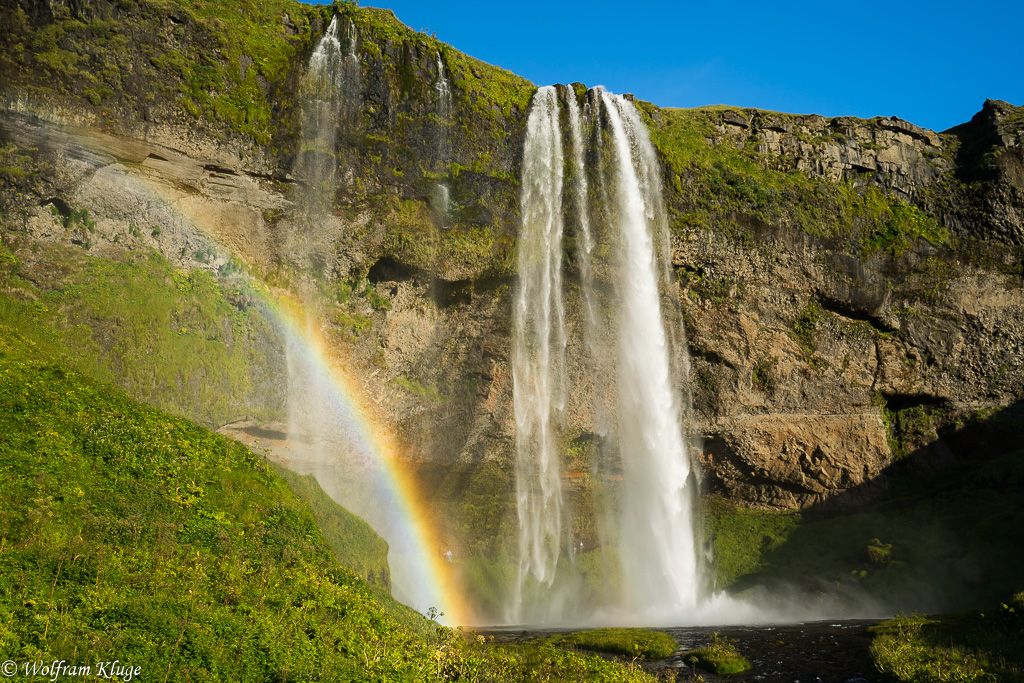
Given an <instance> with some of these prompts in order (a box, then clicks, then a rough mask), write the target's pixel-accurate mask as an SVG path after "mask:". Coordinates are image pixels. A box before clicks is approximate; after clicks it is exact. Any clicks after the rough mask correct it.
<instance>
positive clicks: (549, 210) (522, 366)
mask: <svg viewBox="0 0 1024 683" xmlns="http://www.w3.org/2000/svg"><path fill="white" fill-rule="evenodd" d="M562 175H563V158H562V137H561V129H560V126H559V106H558V94H557V92H556V90H555V88H553V87H550V86H548V87H544V88H541V89H540V90H539V91H538V92H537V95H536V96H535V98H534V103H533V110H532V111H531V113H530V116H529V119H528V121H527V136H526V145H525V149H524V151H523V177H522V184H523V185H522V187H523V190H522V197H521V210H522V231H521V233H520V239H519V282H518V286H517V290H516V293H515V299H514V304H513V305H514V308H513V311H512V319H513V343H512V376H513V383H514V386H515V391H514V395H515V397H514V402H515V419H516V502H517V509H518V513H519V531H520V533H519V583H518V588H517V593H516V605H515V610H514V616H515V617H516V618H517V619H521V618H522V617H523V615H524V614H526V613H527V612H526V610H529V608H530V607H531V605H532V602H533V601H532V600H531V599H530V596H528V595H524V588H525V589H527V590H529V586H533V585H537V586H539V587H541V590H543V589H544V588H550V587H551V586H552V583H553V582H554V579H555V571H556V567H557V564H558V558H559V554H560V552H561V548H562V543H563V540H565V539H563V536H564V535H565V534H564V530H563V527H564V519H563V504H562V481H561V473H560V467H559V462H558V450H559V448H558V446H559V437H560V426H561V424H562V422H563V418H564V412H565V401H566V396H565V346H566V336H565V312H564V310H563V306H562V277H561V267H562V222H563V221H562Z"/></svg>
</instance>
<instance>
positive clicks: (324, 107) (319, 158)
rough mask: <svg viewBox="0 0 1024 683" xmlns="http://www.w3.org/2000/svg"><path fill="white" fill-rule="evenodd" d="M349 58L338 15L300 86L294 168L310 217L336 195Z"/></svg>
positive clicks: (306, 211)
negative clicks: (340, 118) (299, 128)
mask: <svg viewBox="0 0 1024 683" xmlns="http://www.w3.org/2000/svg"><path fill="white" fill-rule="evenodd" d="M346 61H347V57H346V56H345V55H344V54H343V53H342V50H341V41H340V39H339V37H338V17H337V16H335V17H334V18H333V19H331V23H330V25H329V26H328V27H327V31H326V32H325V33H324V35H323V37H322V38H321V39H320V42H318V43H317V45H316V49H314V50H313V55H312V56H311V57H310V58H309V68H308V70H307V71H306V75H305V76H304V77H303V79H302V84H301V86H300V93H301V95H300V97H301V104H302V132H301V139H300V141H299V151H298V155H297V158H296V161H295V172H296V175H297V176H298V178H299V179H300V180H301V181H302V182H303V183H305V186H306V187H305V192H304V193H303V195H302V200H303V204H304V206H303V208H304V209H305V213H306V215H307V217H310V216H312V217H315V216H319V215H322V214H324V213H326V212H327V210H328V209H330V206H331V202H332V201H333V198H334V187H335V184H336V172H337V168H338V111H339V109H340V107H341V104H342V93H343V92H345V85H346V84H345V67H344V64H345V62H346Z"/></svg>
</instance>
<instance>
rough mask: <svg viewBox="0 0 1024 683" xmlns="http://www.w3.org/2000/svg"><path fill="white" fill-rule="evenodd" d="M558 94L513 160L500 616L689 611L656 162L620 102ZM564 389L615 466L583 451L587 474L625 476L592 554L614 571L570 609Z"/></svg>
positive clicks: (546, 94)
mask: <svg viewBox="0 0 1024 683" xmlns="http://www.w3.org/2000/svg"><path fill="white" fill-rule="evenodd" d="M561 92H562V96H561V97H560V96H559V89H556V88H555V87H551V86H548V87H544V88H541V89H540V90H539V91H538V92H537V94H536V96H535V98H534V101H533V106H532V110H531V113H530V116H529V120H528V123H527V138H526V143H525V148H524V153H523V180H522V183H523V190H522V196H521V211H522V231H521V233H520V237H519V284H518V287H517V290H516V293H515V297H514V304H513V306H514V308H513V328H514V333H513V373H514V383H515V414H516V427H517V443H516V448H517V467H516V473H517V484H516V488H517V503H518V510H519V528H520V563H519V567H520V569H519V573H520V580H519V589H518V591H517V593H516V604H515V609H514V610H513V614H512V619H514V620H517V621H557V620H567V619H570V618H573V619H578V618H580V617H581V616H585V611H589V612H590V614H591V615H593V614H596V613H599V612H610V611H615V612H617V613H619V614H621V613H622V612H623V611H624V612H625V613H626V614H627V615H628V618H630V619H634V620H659V621H663V620H666V619H669V620H671V619H676V620H685V619H688V618H692V615H693V613H694V611H695V609H696V608H697V603H698V593H699V576H698V553H697V543H696V540H695V529H694V519H693V506H694V490H695V488H696V478H695V477H694V476H693V474H694V473H693V472H692V471H691V462H690V457H689V453H688V448H687V440H686V437H685V435H684V434H683V431H682V426H681V425H682V414H681V413H682V407H683V405H684V402H683V396H682V387H683V386H685V380H686V378H685V377H683V376H682V372H681V371H680V370H678V369H677V368H685V367H686V366H688V363H687V362H685V357H684V358H683V362H681V363H680V362H677V358H676V357H677V356H680V355H681V354H685V353H686V349H685V344H681V343H679V340H680V339H682V336H683V330H682V323H681V320H680V318H679V316H678V311H677V305H678V304H677V301H676V299H675V297H676V294H675V292H676V289H675V287H674V283H673V282H672V281H671V277H670V269H669V268H667V267H665V264H666V263H667V261H666V259H667V258H668V254H667V253H666V251H667V219H666V211H665V206H664V201H663V198H662V192H663V190H662V186H661V181H660V169H659V166H658V163H657V158H656V155H655V152H654V147H653V145H652V144H651V142H650V139H649V138H648V135H647V131H646V128H645V127H644V124H643V121H642V120H641V118H640V115H639V113H638V112H637V110H636V108H635V107H634V106H633V104H632V103H631V102H629V101H628V100H627V99H625V98H623V97H621V96H616V95H612V94H611V93H608V92H606V91H604V90H603V89H594V90H591V91H589V92H588V94H587V97H586V102H585V106H584V107H583V111H582V113H581V111H580V107H579V104H578V102H577V100H576V94H575V93H574V92H573V91H572V90H571V89H568V88H566V89H562V91H561ZM563 118H564V119H566V120H567V122H568V129H569V135H568V136H565V135H563V126H562V124H561V121H562V120H563ZM566 137H567V138H568V145H569V146H570V147H571V154H568V155H566V154H565V153H564V152H563V145H564V144H565V143H566V140H565V139H564V138H566ZM567 158H568V162H567ZM566 169H568V172H566ZM567 176H568V178H569V179H570V181H571V182H566V177H567ZM563 231H564V232H565V235H563ZM569 239H571V242H572V246H573V248H574V250H575V252H576V268H577V269H578V280H579V287H578V289H579V291H580V305H579V309H580V311H581V313H580V315H579V316H577V318H581V319H582V320H581V321H580V325H581V326H582V328H583V329H582V336H583V338H584V344H582V345H581V348H584V349H586V355H587V358H581V359H577V363H576V367H577V368H583V369H584V370H578V371H577V372H576V373H575V375H574V377H573V381H572V382H570V381H569V373H568V372H567V364H568V363H567V358H566V347H567V340H568V339H569V337H570V335H571V334H572V332H571V330H570V327H571V324H570V321H569V320H568V316H567V313H566V310H567V305H566V304H565V303H563V299H562V291H563V282H562V274H563V271H564V270H565V269H566V264H563V241H565V242H566V243H567V244H568V242H569ZM570 308H571V307H570ZM576 392H580V393H581V394H586V395H592V396H593V397H594V400H593V403H594V405H593V406H590V407H589V409H590V412H591V413H592V415H593V418H592V419H593V422H594V424H593V425H591V432H592V433H594V434H597V435H599V437H600V440H601V444H602V445H601V451H602V452H604V453H608V454H611V455H610V456H609V457H608V458H602V461H604V460H612V461H614V462H615V463H616V465H614V466H608V465H607V463H605V464H604V465H602V464H601V463H599V462H597V461H596V460H595V462H594V463H592V472H591V476H592V477H594V478H595V480H597V479H600V478H601V476H602V475H605V478H606V479H611V478H610V477H608V476H607V472H606V471H604V472H603V471H602V467H604V469H605V470H607V469H609V468H612V469H614V468H618V469H620V470H621V475H622V476H621V490H620V494H621V495H620V497H618V498H617V497H615V496H607V497H606V501H605V503H604V504H603V505H602V506H599V507H601V508H602V509H595V513H594V514H595V515H598V516H600V517H601V518H602V519H600V520H597V522H596V523H597V524H598V525H599V526H601V527H603V528H605V529H606V534H605V535H604V539H605V540H604V541H603V542H602V544H601V548H600V550H601V552H602V553H604V554H605V555H606V556H607V557H608V558H611V559H612V560H614V562H615V563H616V564H617V565H618V567H619V568H620V572H621V573H620V576H619V584H620V585H619V586H618V587H617V589H614V590H613V589H609V590H608V591H606V592H605V594H604V595H601V596H600V597H599V598H597V599H596V600H595V599H591V601H592V603H593V604H589V605H584V606H582V607H581V606H580V604H579V603H580V601H581V600H582V596H583V589H582V588H581V584H582V573H583V571H582V570H581V569H579V568H578V565H579V564H582V561H581V560H580V559H579V557H578V545H577V542H576V541H575V540H574V539H572V538H571V533H570V532H571V528H570V526H569V524H568V522H567V520H568V519H569V518H570V516H571V515H570V511H569V510H567V507H568V506H567V503H566V500H565V499H564V490H563V489H564V484H563V477H562V474H561V471H560V468H561V464H560V463H561V459H562V458H563V456H564V451H565V445H564V444H565V441H566V439H567V435H566V434H565V423H566V412H567V406H568V404H569V403H571V400H570V397H571V396H572V395H573V394H574V393H576ZM582 410H584V409H583V408H581V411H582ZM575 512H576V513H577V514H579V511H575ZM604 565H605V566H607V565H608V562H605V563H604ZM588 566H593V565H592V564H591V565H588ZM605 571H606V572H607V570H605ZM609 573H614V572H609ZM556 575H557V577H558V578H557V581H556ZM574 576H575V580H574ZM609 578H610V577H609ZM603 583H604V582H603ZM555 586H557V587H558V590H553V587H555ZM544 588H548V589H552V590H549V592H548V593H545V592H544ZM570 604H571V605H572V608H571V610H572V611H571V613H570V612H569V611H567V607H566V606H567V605H570Z"/></svg>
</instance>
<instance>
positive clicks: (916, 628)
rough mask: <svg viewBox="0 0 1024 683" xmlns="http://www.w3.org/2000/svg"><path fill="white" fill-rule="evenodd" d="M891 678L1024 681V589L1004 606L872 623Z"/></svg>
mask: <svg viewBox="0 0 1024 683" xmlns="http://www.w3.org/2000/svg"><path fill="white" fill-rule="evenodd" d="M870 632H871V635H872V636H873V639H874V642H873V643H872V645H871V656H872V658H873V659H874V661H875V666H876V667H877V668H878V670H879V672H880V673H881V674H882V676H883V678H884V680H887V681H905V682H907V683H910V682H911V681H913V682H915V683H945V682H946V681H957V682H962V683H968V682H971V681H977V682H978V683H995V682H996V681H1000V682H1001V683H1017V682H1019V681H1024V595H1022V594H1017V595H1015V596H1014V597H1013V598H1012V599H1011V600H1008V601H1007V602H1004V603H1001V604H1000V605H999V607H996V608H994V609H986V610H974V611H971V612H960V613H956V614H944V615H939V616H936V617H922V616H918V615H914V616H909V617H907V616H899V617H897V618H896V619H893V620H890V621H887V622H883V623H881V624H878V625H877V626H873V627H872V628H871V629H870Z"/></svg>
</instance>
